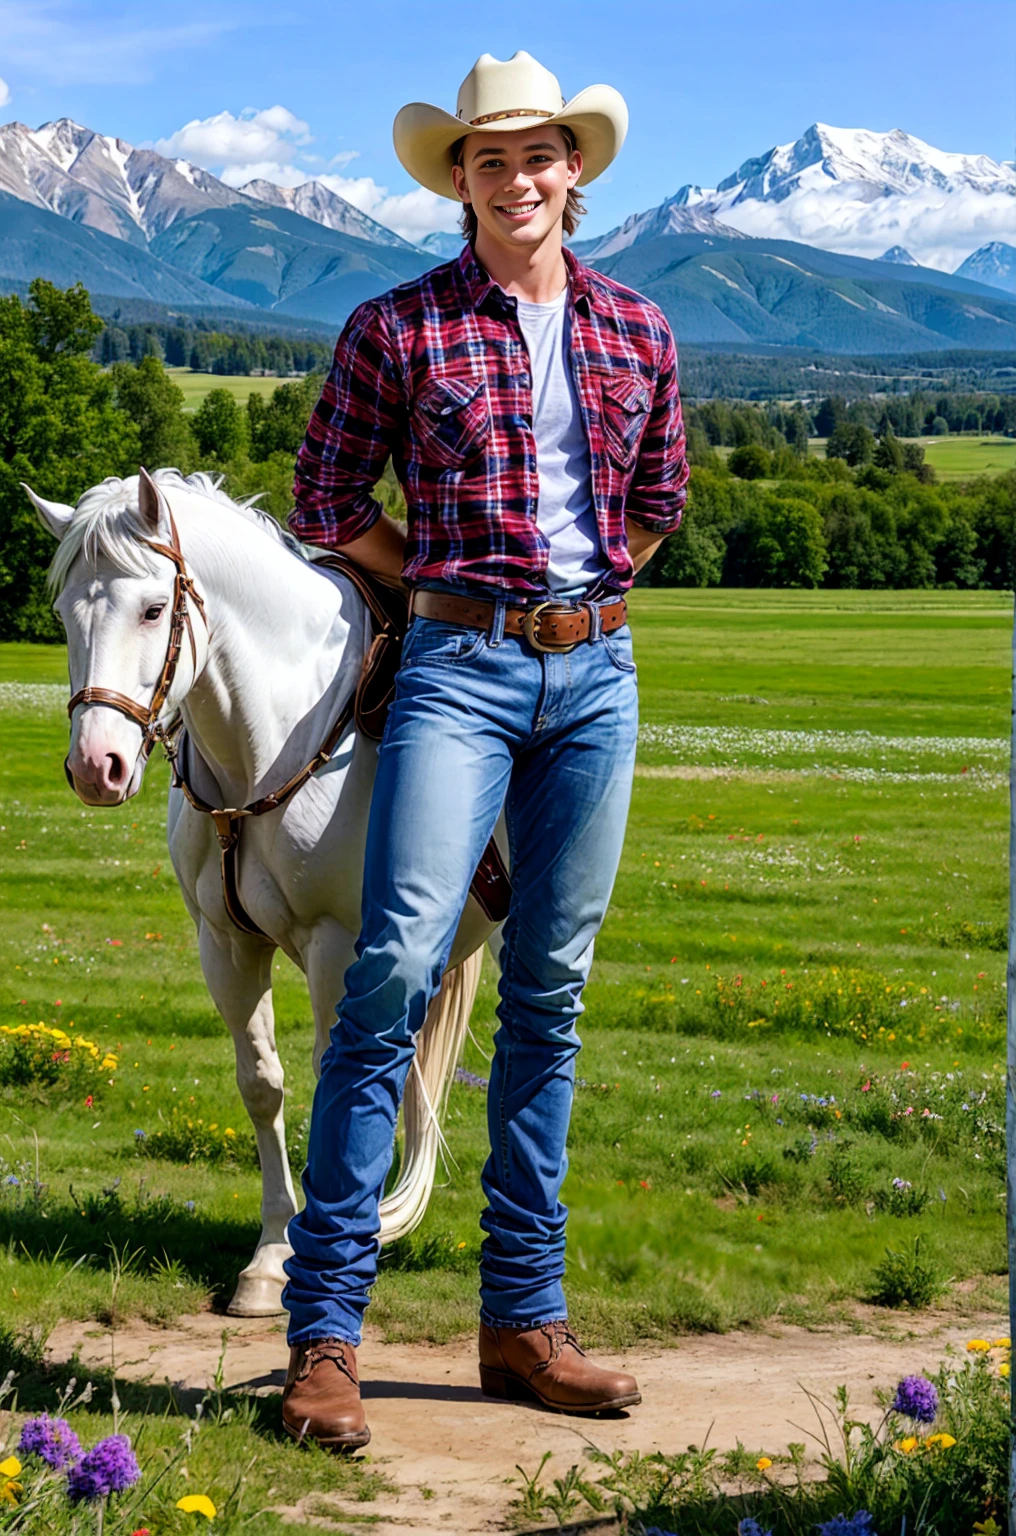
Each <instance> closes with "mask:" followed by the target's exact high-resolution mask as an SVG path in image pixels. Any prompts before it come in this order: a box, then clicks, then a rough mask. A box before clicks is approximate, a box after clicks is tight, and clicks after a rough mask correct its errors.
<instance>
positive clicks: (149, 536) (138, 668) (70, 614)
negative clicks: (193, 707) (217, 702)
mask: <svg viewBox="0 0 1016 1536" xmlns="http://www.w3.org/2000/svg"><path fill="white" fill-rule="evenodd" d="M170 474H172V475H175V474H176V472H175V471H160V472H159V474H158V478H159V479H162V478H164V476H167V475H170ZM177 479H179V477H178V476H177ZM24 489H25V491H26V492H27V493H28V495H29V496H30V498H31V500H32V503H33V505H34V506H35V508H36V511H37V512H38V514H39V516H40V518H41V519H42V522H43V525H44V526H45V527H46V528H47V529H48V530H49V532H50V533H51V534H52V535H53V537H54V538H55V539H57V540H58V542H59V548H58V550H57V553H56V555H55V557H54V559H53V563H52V565H51V567H50V572H49V581H50V586H51V588H52V589H53V591H54V592H55V593H56V601H55V603H54V607H55V609H56V612H57V613H58V614H59V615H60V618H61V620H62V622H63V626H64V629H65V630H66V632H67V651H68V662H69V669H70V679H71V693H72V698H71V703H70V714H71V740H70V750H69V752H68V754H67V761H66V764H65V768H66V773H67V778H68V781H69V782H70V784H71V786H72V788H73V789H74V791H75V793H76V794H77V795H78V797H79V799H81V800H82V801H83V802H84V803H85V804H86V805H105V806H110V805H122V804H123V803H124V802H125V801H127V800H129V799H130V798H131V796H133V795H136V794H137V792H138V790H139V788H140V787H141V780H142V778H143V776H144V771H145V763H146V762H147V760H148V754H149V752H150V750H151V747H152V744H153V742H154V740H155V739H156V736H157V733H158V730H159V728H160V727H162V726H164V725H165V723H166V722H167V721H168V720H169V719H170V718H171V717H172V715H173V714H174V712H175V711H176V709H177V708H178V706H179V705H180V703H181V702H182V700H183V699H184V698H185V697H186V695H187V693H188V692H189V691H190V689H191V688H192V687H193V684H194V682H195V680H196V679H197V677H198V676H199V675H200V673H201V670H202V668H203V666H204V663H205V661H206V659H207V654H208V638H207V630H206V627H205V625H204V624H203V623H202V622H201V621H200V620H201V618H203V605H202V602H201V598H200V597H199V595H198V594H197V592H196V591H195V590H194V588H193V587H192V585H191V582H190V577H189V576H188V574H187V571H186V566H185V565H184V562H183V556H182V553H181V552H180V549H179V543H178V539H177V533H176V526H175V523H174V520H173V515H172V513H171V511H170V507H169V502H168V501H167V499H166V495H165V493H164V491H163V489H162V487H161V486H160V485H159V484H158V483H157V481H156V479H153V478H152V476H150V475H149V474H148V473H147V471H146V470H144V469H142V470H141V472H140V474H139V475H137V476H131V477H130V478H129V479H126V480H119V479H115V478H111V479H108V480H104V481H103V482H102V484H101V485H97V486H94V487H93V488H92V490H90V491H86V492H85V494H84V495H83V496H82V497H81V498H80V500H79V501H78V503H77V505H76V506H75V507H69V506H63V505H61V504H60V503H57V502H50V501H45V500H44V499H43V498H42V497H41V496H37V495H36V494H35V492H34V491H33V490H31V489H30V488H29V487H28V486H27V485H26V486H25V487H24Z"/></svg>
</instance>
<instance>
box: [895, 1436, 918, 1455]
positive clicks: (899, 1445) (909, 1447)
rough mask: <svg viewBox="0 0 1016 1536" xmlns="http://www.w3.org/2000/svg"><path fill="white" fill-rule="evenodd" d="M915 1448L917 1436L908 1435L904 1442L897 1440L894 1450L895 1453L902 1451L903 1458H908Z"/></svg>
mask: <svg viewBox="0 0 1016 1536" xmlns="http://www.w3.org/2000/svg"><path fill="white" fill-rule="evenodd" d="M916 1448H917V1436H916V1435H908V1436H907V1438H906V1439H905V1440H897V1441H896V1444H895V1449H896V1450H897V1451H902V1452H903V1454H904V1456H909V1455H910V1452H911V1451H913V1450H916Z"/></svg>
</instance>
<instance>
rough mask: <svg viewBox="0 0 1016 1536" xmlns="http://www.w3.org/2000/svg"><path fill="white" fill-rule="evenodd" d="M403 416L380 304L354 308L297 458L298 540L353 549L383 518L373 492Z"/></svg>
mask: <svg viewBox="0 0 1016 1536" xmlns="http://www.w3.org/2000/svg"><path fill="white" fill-rule="evenodd" d="M404 419H405V407H404V403H403V397H402V389H401V381H400V370H399V367H398V363H397V359H396V356H395V349H394V347H393V345H392V342H391V337H390V334H389V331H388V327H387V325H386V323H385V317H384V313H383V311H382V308H381V305H380V304H378V303H377V302H376V301H374V300H371V301H369V302H368V303H366V304H361V305H360V307H359V308H358V309H356V310H354V311H353V313H352V314H351V315H350V317H349V319H348V321H347V322H346V325H345V328H344V330H343V332H342V335H341V336H340V337H339V339H338V342H337V343H336V347H335V356H334V358H333V360H332V366H331V370H330V371H329V374H328V377H327V379H326V380H325V384H324V388H323V389H322V391H321V398H320V399H319V400H318V403H317V405H316V406H315V407H314V412H313V415H312V416H311V418H310V423H309V425H308V427H307V435H306V437H305V438H304V440H303V445H302V447H301V448H300V452H299V453H298V455H297V459H296V479H295V481H294V484H293V497H294V500H295V502H296V507H295V510H294V511H293V512H292V513H290V516H289V526H290V528H291V529H292V530H293V532H294V533H295V534H296V536H297V538H299V539H302V540H304V541H305V542H306V543H310V544H322V545H325V546H326V547H330V548H335V547H336V546H338V545H341V544H351V543H352V542H353V540H354V539H358V538H359V537H360V536H361V535H362V534H364V533H366V532H367V531H368V529H370V528H372V527H373V526H374V524H375V523H376V522H377V520H378V518H379V517H380V516H381V512H382V508H381V505H380V503H379V502H378V501H376V500H375V498H374V496H373V495H372V494H371V493H372V491H373V488H374V486H375V485H376V484H377V482H378V480H379V479H380V477H381V475H382V473H383V472H384V467H385V465H386V463H387V462H388V458H389V455H390V454H391V452H392V449H393V447H394V446H395V445H396V444H397V443H398V442H399V441H400V440H401V437H402V434H403V429H404Z"/></svg>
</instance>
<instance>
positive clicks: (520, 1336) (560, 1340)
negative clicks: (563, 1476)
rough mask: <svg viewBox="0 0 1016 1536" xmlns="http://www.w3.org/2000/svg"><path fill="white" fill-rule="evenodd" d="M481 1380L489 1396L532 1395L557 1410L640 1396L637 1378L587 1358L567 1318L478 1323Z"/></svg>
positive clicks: (606, 1406) (602, 1407)
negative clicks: (526, 1323) (511, 1324)
mask: <svg viewBox="0 0 1016 1536" xmlns="http://www.w3.org/2000/svg"><path fill="white" fill-rule="evenodd" d="M480 1386H481V1387H482V1389H483V1391H484V1393H485V1394H486V1396H487V1397H505V1398H512V1399H514V1400H516V1401H520V1402H525V1401H531V1400H533V1399H535V1401H536V1402H538V1403H542V1404H543V1406H544V1407H545V1408H553V1409H554V1410H555V1411H556V1412H557V1413H606V1412H609V1411H610V1410H611V1409H615V1408H630V1407H632V1406H633V1405H634V1404H635V1403H640V1402H641V1401H642V1393H641V1392H640V1391H639V1385H638V1382H637V1381H636V1380H635V1378H634V1376H628V1375H626V1374H625V1372H624V1371H605V1370H604V1369H603V1368H602V1366H599V1365H594V1364H593V1363H592V1361H591V1360H587V1359H586V1356H585V1354H584V1352H583V1350H582V1349H581V1348H580V1346H579V1342H578V1340H577V1339H576V1337H575V1335H574V1334H573V1333H572V1331H571V1329H570V1328H569V1327H568V1324H567V1323H565V1322H559V1323H544V1325H543V1327H542V1328H490V1327H488V1326H487V1324H486V1323H481V1324H480Z"/></svg>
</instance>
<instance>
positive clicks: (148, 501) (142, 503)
mask: <svg viewBox="0 0 1016 1536" xmlns="http://www.w3.org/2000/svg"><path fill="white" fill-rule="evenodd" d="M138 511H139V512H140V513H141V521H142V522H143V523H145V524H146V526H147V528H148V531H149V533H153V534H162V535H164V536H165V535H168V533H169V502H168V501H167V500H166V497H165V495H164V494H163V492H162V491H160V489H159V487H158V486H157V485H156V483H155V481H154V480H153V479H152V477H151V475H150V474H149V473H148V471H147V469H145V467H144V465H142V466H141V468H140V469H139V470H138Z"/></svg>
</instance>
